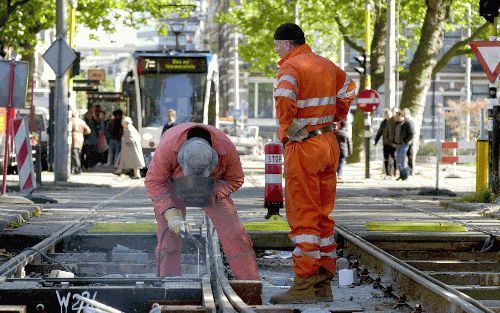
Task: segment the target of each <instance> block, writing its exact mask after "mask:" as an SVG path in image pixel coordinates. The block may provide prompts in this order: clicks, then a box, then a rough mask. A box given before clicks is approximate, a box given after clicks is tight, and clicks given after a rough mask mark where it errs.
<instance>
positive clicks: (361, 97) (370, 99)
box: [358, 89, 380, 113]
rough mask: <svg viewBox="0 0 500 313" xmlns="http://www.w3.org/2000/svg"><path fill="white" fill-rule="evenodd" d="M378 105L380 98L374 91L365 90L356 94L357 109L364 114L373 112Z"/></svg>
mask: <svg viewBox="0 0 500 313" xmlns="http://www.w3.org/2000/svg"><path fill="white" fill-rule="evenodd" d="M379 104H380V96H379V94H378V92H377V91H376V90H374V89H365V90H363V91H361V92H360V93H359V94H358V108H359V109H360V110H361V111H363V112H365V113H369V112H373V111H375V110H376V109H377V108H378V106H379Z"/></svg>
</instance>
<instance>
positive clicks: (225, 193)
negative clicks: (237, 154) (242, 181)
mask: <svg viewBox="0 0 500 313" xmlns="http://www.w3.org/2000/svg"><path fill="white" fill-rule="evenodd" d="M213 193H214V195H215V199H216V200H221V199H224V198H226V197H229V195H230V194H231V190H229V186H228V185H227V182H226V181H225V180H221V179H218V180H216V181H215V183H214V191H213Z"/></svg>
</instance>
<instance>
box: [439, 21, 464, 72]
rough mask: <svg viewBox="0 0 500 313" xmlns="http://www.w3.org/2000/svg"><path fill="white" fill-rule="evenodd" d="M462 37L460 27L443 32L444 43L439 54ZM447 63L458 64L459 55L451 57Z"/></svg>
mask: <svg viewBox="0 0 500 313" xmlns="http://www.w3.org/2000/svg"><path fill="white" fill-rule="evenodd" d="M461 39H462V29H457V30H455V31H451V32H446V33H445V34H444V44H443V48H442V49H441V53H440V55H443V54H444V53H446V52H447V51H448V50H450V49H451V47H453V45H454V44H455V43H457V42H458V41H460V40H461ZM448 65H460V56H456V57H453V58H452V59H451V60H450V61H449V62H448Z"/></svg>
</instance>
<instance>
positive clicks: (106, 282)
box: [0, 187, 494, 313]
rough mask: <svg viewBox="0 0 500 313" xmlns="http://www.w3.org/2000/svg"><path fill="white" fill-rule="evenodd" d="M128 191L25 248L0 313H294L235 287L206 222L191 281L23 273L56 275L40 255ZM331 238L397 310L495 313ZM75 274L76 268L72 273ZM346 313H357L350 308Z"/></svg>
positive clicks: (341, 231)
mask: <svg viewBox="0 0 500 313" xmlns="http://www.w3.org/2000/svg"><path fill="white" fill-rule="evenodd" d="M133 188H135V187H131V188H129V189H127V190H126V191H123V192H121V193H119V194H116V195H114V196H113V197H110V198H109V199H107V200H105V201H103V202H101V203H100V204H98V205H96V206H95V207H93V208H92V209H91V210H89V213H88V214H85V215H84V216H82V217H80V218H78V219H76V220H75V221H74V222H73V223H71V224H69V225H67V226H65V227H63V228H61V230H59V231H58V232H56V233H54V234H53V235H52V236H50V237H48V238H46V239H44V240H42V241H41V242H40V243H38V244H37V245H35V246H34V247H33V249H27V250H25V251H23V252H21V253H20V254H19V255H17V256H16V257H14V258H12V259H11V260H10V261H8V262H6V263H4V264H3V265H1V266H0V312H2V309H5V308H6V307H11V308H13V307H18V308H22V307H24V310H25V311H24V312H47V313H52V312H61V311H63V312H67V311H68V310H69V309H73V311H77V312H79V311H78V310H80V311H81V312H86V311H85V310H87V311H88V312H90V310H93V311H92V312H115V311H112V310H117V311H120V312H127V313H128V312H152V313H161V312H245V313H251V312H290V313H292V312H297V311H300V310H298V309H297V307H296V306H295V305H282V306H275V305H266V304H264V305H263V304H262V303H259V301H258V299H259V298H260V296H261V293H262V286H261V285H260V283H259V282H258V281H234V280H230V279H229V278H228V275H227V273H226V271H225V266H224V264H223V256H222V253H221V251H220V244H219V241H218V238H217V234H216V233H215V231H214V228H213V226H212V225H211V224H210V221H209V220H208V218H207V217H205V221H204V223H203V224H202V225H201V227H200V232H199V234H195V235H197V236H199V237H198V238H199V240H200V242H202V244H203V246H202V247H203V251H204V252H205V255H204V258H202V259H203V262H199V263H198V264H197V265H198V266H200V263H201V265H203V269H202V270H201V271H200V274H199V275H197V276H195V277H175V278H160V277H155V276H154V274H153V273H154V264H151V261H152V260H151V259H147V258H146V259H145V261H144V262H145V264H144V266H142V265H141V266H142V269H143V270H144V271H143V272H140V273H130V274H127V275H121V276H120V275H117V276H116V277H113V276H112V275H111V276H109V275H108V276H106V275H102V273H97V274H96V275H94V276H88V275H87V276H86V277H85V276H83V275H82V276H77V277H73V278H49V277H45V274H40V273H38V274H37V275H32V274H33V273H29V272H28V273H27V272H26V268H27V267H29V266H31V265H36V264H38V265H44V266H42V267H41V268H43V267H45V268H46V269H47V271H48V270H52V269H61V265H60V264H47V263H44V262H43V260H44V259H43V257H42V255H41V254H40V253H39V252H38V251H43V252H44V253H46V254H47V255H48V256H49V257H51V258H55V259H57V257H58V256H59V257H60V256H61V254H64V253H65V251H63V253H60V251H58V253H56V251H57V249H60V247H61V246H62V245H61V242H62V241H64V240H65V239H67V238H69V237H68V236H70V235H75V233H76V232H77V231H78V230H81V229H82V227H83V226H84V225H85V223H86V221H87V219H88V217H89V216H92V215H93V214H95V213H96V212H98V210H99V209H101V208H102V207H104V206H106V205H107V204H108V203H110V202H111V201H113V199H115V198H116V197H119V196H123V195H125V194H126V192H128V191H130V190H132V189H133ZM336 234H337V240H338V242H339V245H340V246H341V248H342V250H343V251H342V252H343V255H345V256H348V255H349V259H350V261H351V264H352V265H353V267H354V268H356V269H357V273H358V276H359V279H360V283H367V282H368V283H373V285H374V288H382V289H384V293H385V294H387V295H388V296H390V297H395V298H397V300H398V305H400V306H401V307H403V308H406V309H407V310H413V311H414V312H419V310H420V311H421V312H474V313H476V312H494V311H493V310H491V309H490V308H488V307H486V306H484V305H483V304H482V303H480V302H479V301H476V300H474V299H473V298H472V297H470V296H467V295H466V294H464V293H462V292H459V291H457V290H456V289H455V288H451V287H449V286H447V285H446V284H445V283H442V282H440V281H439V280H437V279H435V278H434V277H432V276H431V275H429V274H426V273H424V272H423V271H421V270H418V269H417V268H415V267H413V266H411V265H409V264H408V263H406V262H403V261H402V260H401V259H400V258H398V257H396V256H393V255H390V254H389V253H387V252H385V251H383V250H382V249H381V248H378V247H376V246H375V245H374V244H372V243H369V242H367V241H366V240H364V239H363V238H361V237H360V236H358V235H356V234H354V233H353V232H351V231H349V230H348V229H346V228H344V227H342V226H340V225H337V226H336ZM128 236H133V235H132V234H128ZM123 237H124V238H126V237H127V234H123ZM69 252H74V251H69ZM80 252H81V253H89V254H90V256H92V253H94V252H93V251H87V252H85V251H80ZM108 257H109V256H108ZM90 258H92V257H90ZM187 259H188V260H189V258H187ZM106 261H108V259H106V258H105V259H104V261H103V262H104V263H105V262H106ZM148 271H149V272H148ZM78 272H79V271H78V268H77V269H76V270H75V273H77V274H78ZM27 274H28V277H27V276H26V275H27ZM56 295H57V296H56ZM252 299H253V300H252ZM255 299H257V300H255ZM83 303H85V304H83ZM63 309H66V311H64V310H63ZM19 312H22V311H19ZM343 312H346V311H343ZM352 312H359V310H357V309H356V310H354V309H353V310H352Z"/></svg>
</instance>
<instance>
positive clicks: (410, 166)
mask: <svg viewBox="0 0 500 313" xmlns="http://www.w3.org/2000/svg"><path fill="white" fill-rule="evenodd" d="M403 115H404V118H405V122H406V123H409V127H410V128H411V131H412V133H415V123H414V122H413V118H412V117H411V111H410V109H408V108H405V109H403ZM413 155H414V150H413V140H412V141H411V142H410V144H409V145H408V152H407V153H406V157H407V158H408V169H409V172H408V174H409V175H410V176H413Z"/></svg>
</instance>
